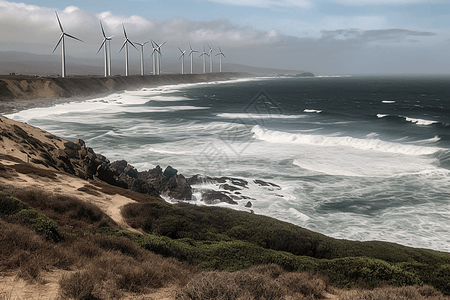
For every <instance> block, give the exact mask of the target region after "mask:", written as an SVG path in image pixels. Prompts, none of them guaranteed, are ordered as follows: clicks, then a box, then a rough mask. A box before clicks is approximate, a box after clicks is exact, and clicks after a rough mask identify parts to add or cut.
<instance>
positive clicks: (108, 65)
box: [97, 20, 112, 77]
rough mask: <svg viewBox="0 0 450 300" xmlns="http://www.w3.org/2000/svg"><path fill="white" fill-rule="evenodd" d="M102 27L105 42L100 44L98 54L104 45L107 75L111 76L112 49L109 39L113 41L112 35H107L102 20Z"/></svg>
mask: <svg viewBox="0 0 450 300" xmlns="http://www.w3.org/2000/svg"><path fill="white" fill-rule="evenodd" d="M100 27H101V29H102V34H103V42H102V44H101V45H100V48H98V51H97V54H98V53H99V52H100V50H102V47H105V54H104V55H105V77H107V76H111V51H110V48H109V46H110V45H109V44H110V43H109V41H111V39H112V36H110V37H107V36H106V34H105V30H104V29H103V24H102V21H101V20H100Z"/></svg>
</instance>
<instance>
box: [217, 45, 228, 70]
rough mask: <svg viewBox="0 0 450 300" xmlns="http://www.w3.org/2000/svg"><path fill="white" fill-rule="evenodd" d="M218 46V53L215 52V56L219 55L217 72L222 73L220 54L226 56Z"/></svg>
mask: <svg viewBox="0 0 450 300" xmlns="http://www.w3.org/2000/svg"><path fill="white" fill-rule="evenodd" d="M218 47H219V53H217V54H216V55H215V56H217V55H220V56H219V72H220V73H222V56H223V57H225V58H226V56H225V54H223V52H222V49H220V46H218Z"/></svg>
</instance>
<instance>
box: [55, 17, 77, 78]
mask: <svg viewBox="0 0 450 300" xmlns="http://www.w3.org/2000/svg"><path fill="white" fill-rule="evenodd" d="M55 14H56V19H58V24H59V28H60V29H61V36H60V37H59V41H58V43H57V44H56V46H55V49H53V52H52V53H54V52H55V50H56V48H58V46H59V44H60V43H61V42H62V43H61V77H66V45H65V41H64V38H65V37H66V36H67V37H70V38H72V39H74V40H77V41H80V42H83V41H82V40H80V39H79V38H76V37H74V36H73V35H70V34H68V33H65V32H64V29H63V27H62V25H61V21H60V20H59V16H58V13H57V12H56V11H55Z"/></svg>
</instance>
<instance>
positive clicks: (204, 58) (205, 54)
mask: <svg viewBox="0 0 450 300" xmlns="http://www.w3.org/2000/svg"><path fill="white" fill-rule="evenodd" d="M202 56H203V73H206V57H205V56H208V53H206V52H205V45H203V52H202V54H200V56H199V57H202Z"/></svg>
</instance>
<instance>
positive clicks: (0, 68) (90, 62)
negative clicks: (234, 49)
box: [0, 51, 305, 76]
mask: <svg viewBox="0 0 450 300" xmlns="http://www.w3.org/2000/svg"><path fill="white" fill-rule="evenodd" d="M66 61H67V73H68V75H102V74H103V72H104V71H103V70H104V69H103V56H102V55H100V54H99V55H98V57H96V58H79V57H71V56H68V57H67V60H66ZM207 66H208V67H207V68H208V71H209V63H208V64H207ZM124 69H125V65H124V60H120V59H113V61H112V74H113V75H124V74H123V73H124ZM218 69H219V62H218V60H217V59H216V61H215V62H214V64H213V70H214V72H216V71H217V70H218ZM139 70H140V62H139V60H137V59H136V58H134V59H132V58H130V73H131V74H135V75H137V74H139ZM185 70H186V72H188V71H190V65H189V62H188V60H186V61H185ZM201 70H202V63H201V61H200V60H199V59H196V60H195V61H194V73H197V74H198V73H201ZM161 71H162V73H181V62H180V61H177V60H176V59H173V60H171V59H169V58H165V57H163V62H162V70H161ZM222 71H223V72H247V73H252V74H254V75H258V76H275V75H279V74H283V75H295V74H299V73H303V72H305V71H302V70H284V69H273V68H261V67H253V66H246V65H241V64H234V63H230V62H226V61H224V62H223V65H222ZM151 72H152V62H151V59H150V58H146V72H145V73H146V74H147V75H150V74H151ZM9 73H16V74H23V75H40V76H47V75H50V76H55V75H58V74H60V73H61V55H60V54H59V53H55V54H49V55H38V54H32V53H26V52H15V51H3V52H2V51H0V75H6V74H9Z"/></svg>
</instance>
